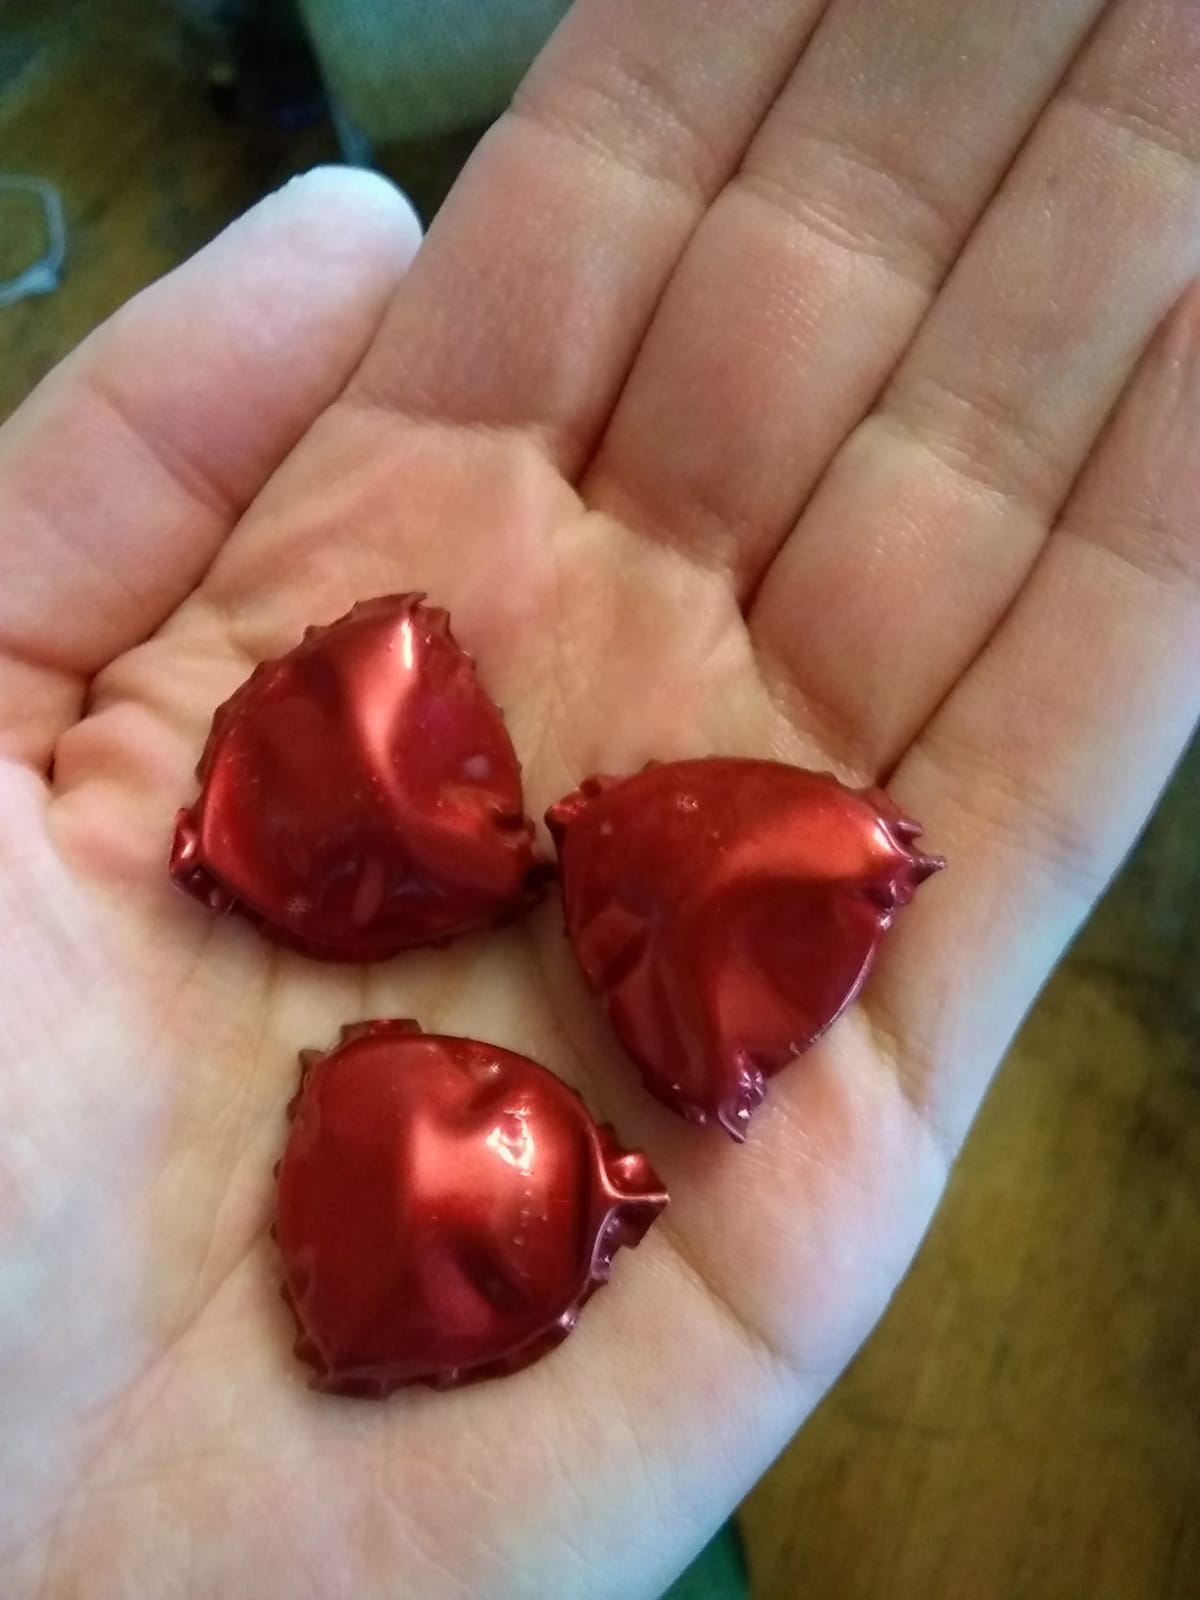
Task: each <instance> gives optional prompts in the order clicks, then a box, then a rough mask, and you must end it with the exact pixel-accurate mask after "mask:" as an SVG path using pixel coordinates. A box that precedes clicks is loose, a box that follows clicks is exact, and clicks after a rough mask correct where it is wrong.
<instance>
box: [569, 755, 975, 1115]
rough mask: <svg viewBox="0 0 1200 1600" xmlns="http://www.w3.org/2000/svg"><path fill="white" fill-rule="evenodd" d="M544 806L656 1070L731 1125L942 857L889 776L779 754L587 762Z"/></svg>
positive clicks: (685, 1103)
mask: <svg viewBox="0 0 1200 1600" xmlns="http://www.w3.org/2000/svg"><path fill="white" fill-rule="evenodd" d="M546 821H547V823H548V824H549V827H550V830H551V832H552V833H553V835H554V838H555V841H556V843H557V845H558V851H559V865H560V872H561V876H562V885H563V900H564V904H565V908H566V926H567V935H568V937H569V939H570V941H571V944H572V946H573V948H574V950H575V954H576V956H577V957H578V959H579V962H580V965H581V966H582V968H583V971H584V973H585V975H586V977H587V980H588V982H589V984H590V985H591V987H592V988H593V990H594V991H595V992H596V993H597V994H599V995H600V996H601V997H602V998H603V1000H604V1002H605V1004H606V1006H607V1008H608V1013H609V1016H610V1018H611V1020H612V1023H613V1026H614V1028H615V1029H616V1032H617V1034H618V1036H619V1037H620V1039H621V1041H622V1043H623V1044H624V1046H625V1048H626V1050H628V1052H629V1054H630V1055H631V1056H632V1057H633V1059H634V1061H635V1062H636V1063H637V1064H638V1066H639V1067H640V1068H641V1071H642V1075H643V1078H644V1079H645V1083H646V1086H647V1088H648V1089H649V1090H650V1092H651V1093H652V1094H654V1095H656V1096H657V1097H658V1098H659V1099H660V1100H662V1101H663V1102H664V1103H665V1104H667V1105H669V1106H671V1107H672V1108H673V1109H674V1110H676V1111H679V1112H681V1113H682V1114H683V1115H684V1116H687V1117H689V1118H691V1119H692V1120H693V1121H696V1122H707V1121H708V1120H709V1119H710V1118H711V1119H715V1120H716V1121H718V1122H719V1123H720V1124H721V1125H722V1126H723V1127H724V1128H725V1129H726V1131H727V1132H728V1133H730V1134H732V1136H733V1137H734V1138H735V1139H742V1138H744V1137H745V1133H746V1126H747V1124H748V1122H749V1119H750V1115H751V1113H752V1112H753V1110H754V1109H755V1107H756V1106H757V1105H758V1104H759V1103H760V1102H761V1100H762V1099H763V1096H764V1094H765V1092H766V1090H765V1080H766V1079H767V1078H768V1077H770V1076H771V1075H772V1074H773V1073H776V1072H779V1071H780V1070H781V1068H783V1067H785V1066H787V1064H788V1063H789V1062H790V1061H793V1060H795V1058H796V1057H797V1056H798V1055H799V1054H800V1053H801V1052H802V1051H803V1050H806V1049H807V1048H808V1047H809V1045H811V1044H812V1043H813V1041H814V1040H815V1039H817V1038H818V1037H819V1036H820V1035H821V1034H822V1033H824V1031H825V1029H826V1028H828V1027H829V1025H830V1024H831V1023H832V1022H833V1021H834V1020H835V1018H836V1017H837V1016H838V1015H839V1014H840V1013H841V1012H842V1011H843V1010H844V1009H845V1007H846V1006H847V1005H849V1003H850V1001H851V1000H852V999H853V998H854V996H855V994H856V993H857V992H858V990H859V988H860V986H861V984H862V982H863V979H864V978H865V977H866V974H867V970H868V968H869V967H870V964H871V959H872V957H873V955H874V953H875V950H876V948H877V946H878V944H879V941H880V939H881V938H882V936H883V934H884V932H885V931H886V930H887V928H888V927H889V926H890V925H891V922H892V919H893V917H894V915H895V912H896V908H897V907H898V906H901V905H904V904H905V902H906V901H908V900H909V899H911V897H912V894H913V891H914V890H915V889H916V887H917V885H918V884H920V883H921V882H922V881H923V880H924V879H925V878H927V877H929V876H930V874H931V873H933V872H936V871H937V870H938V868H939V867H941V866H942V865H943V864H944V863H943V862H942V861H941V860H940V859H939V858H937V857H933V856H926V855H922V854H920V853H919V852H918V851H916V850H914V849H913V848H912V843H913V840H914V839H916V838H917V837H918V835H919V834H920V832H921V830H920V828H919V827H918V826H917V824H916V823H915V822H912V821H910V820H909V819H908V818H907V817H905V816H903V815H902V813H901V812H900V811H898V810H897V808H896V807H895V806H894V805H893V804H892V802H891V800H890V799H889V798H888V796H887V795H886V794H884V793H883V792H882V790H879V789H862V790H856V789H847V788H845V787H844V786H843V785H842V784H840V783H838V781H837V780H836V779H835V778H833V777H832V776H830V775H829V774H828V773H815V772H805V771H803V770H802V769H801V768H798V767H790V766H785V765H782V764H780V763H777V762H771V761H747V760H735V759H728V758H722V757H711V758H709V759H705V760H695V761H678V762H672V763H667V764H663V765H658V764H655V765H652V766H650V767H647V768H646V770H645V771H643V772H640V773H638V774H636V775H635V776H633V777H629V778H623V779H614V778H592V779H590V780H589V781H588V782H586V783H585V784H584V785H583V786H582V787H581V788H580V789H578V790H576V792H575V793H574V794H571V795H568V796H567V797H566V798H565V799H563V800H560V801H559V802H558V803H557V804H556V805H553V806H551V808H550V810H549V811H548V812H547V813H546Z"/></svg>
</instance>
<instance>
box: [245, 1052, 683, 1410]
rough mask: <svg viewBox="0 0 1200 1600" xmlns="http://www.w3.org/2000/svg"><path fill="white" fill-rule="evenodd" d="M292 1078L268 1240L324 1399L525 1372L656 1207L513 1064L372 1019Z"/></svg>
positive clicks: (522, 1063) (583, 1124) (549, 1091)
mask: <svg viewBox="0 0 1200 1600" xmlns="http://www.w3.org/2000/svg"><path fill="white" fill-rule="evenodd" d="M301 1062H302V1064H303V1067H304V1076H303V1079H302V1081H301V1087H300V1090H299V1093H298V1094H297V1095H296V1097H295V1099H294V1100H293V1102H292V1105H291V1107H290V1108H289V1110H290V1115H291V1116H292V1119H293V1120H292V1126H291V1131H290V1133H289V1136H288V1142H287V1148H286V1149H285V1151H284V1155H283V1159H282V1161H281V1162H280V1164H279V1168H278V1174H279V1195H278V1215H277V1222H276V1229H275V1232H276V1238H277V1239H278V1241H279V1246H280V1249H281V1251H282V1253H283V1264H284V1273H285V1279H286V1282H285V1287H284V1297H285V1299H287V1300H288V1302H289V1304H290V1305H291V1306H292V1308H293V1310H294V1312H295V1314H296V1319H297V1323H298V1325H299V1330H300V1337H299V1338H298V1340H297V1343H296V1353H297V1355H299V1356H300V1357H301V1358H302V1359H303V1360H305V1361H307V1362H309V1363H310V1364H311V1365H312V1366H313V1367H314V1368H315V1369H316V1377H315V1378H314V1380H313V1384H314V1387H316V1388H318V1389H324V1390H328V1391H331V1392H335V1393H339V1394H355V1395H368V1396H382V1395H385V1394H387V1393H389V1392H390V1391H391V1390H392V1389H395V1388H397V1387H398V1386H400V1385H401V1384H407V1383H417V1382H423V1383H429V1384H433V1385H435V1386H436V1387H439V1388H447V1387H450V1386H451V1385H454V1384H460V1383H466V1382H469V1381H472V1380H474V1379H476V1378H484V1377H491V1376H494V1375H497V1374H500V1373H506V1372H515V1371H516V1370H517V1369H518V1368H520V1367H524V1366H527V1365H528V1364H529V1363H530V1362H531V1361H536V1360H537V1358H538V1357H539V1356H541V1355H544V1354H545V1353H546V1352H547V1351H548V1350H550V1349H552V1348H553V1347H554V1346H555V1345H557V1344H558V1343H559V1342H560V1341H561V1340H563V1339H564V1338H566V1336H567V1334H568V1333H570V1331H571V1329H572V1328H573V1327H574V1325H575V1319H576V1317H577V1316H578V1314H579V1310H580V1307H581V1306H582V1305H583V1303H584V1301H585V1300H587V1299H588V1297H589V1296H590V1295H591V1294H592V1293H593V1291H594V1290H595V1289H596V1288H597V1287H599V1285H600V1284H602V1283H604V1282H605V1281H606V1280H607V1278H608V1274H609V1269H610V1267H611V1264H612V1258H613V1255H614V1253H615V1252H616V1250H617V1249H618V1248H619V1247H620V1246H621V1245H635V1244H637V1243H638V1241H639V1240H640V1239H641V1238H642V1236H643V1234H644V1233H645V1232H646V1230H647V1228H648V1227H649V1226H650V1224H651V1223H652V1222H653V1221H654V1219H655V1217H657V1216H658V1214H659V1212H660V1211H661V1210H662V1209H663V1207H664V1206H665V1205H666V1203H667V1196H666V1193H665V1191H664V1190H663V1187H662V1184H661V1183H660V1182H659V1180H658V1178H657V1177H656V1176H655V1174H654V1172H653V1170H652V1169H651V1167H650V1164H649V1162H648V1161H647V1160H646V1158H645V1156H643V1155H639V1154H634V1153H630V1152H626V1151H623V1150H622V1149H621V1148H620V1146H619V1145H618V1144H617V1142H616V1139H615V1138H614V1136H613V1133H612V1130H611V1129H610V1128H608V1127H606V1126H599V1125H597V1124H596V1123H595V1122H593V1121H592V1118H591V1117H590V1116H589V1115H588V1112H587V1110H586V1109H585V1107H584V1105H583V1102H582V1101H581V1100H580V1099H579V1097H578V1095H576V1094H575V1093H574V1091H573V1090H571V1089H569V1088H567V1086H566V1085H565V1084H564V1083H561V1082H560V1081H559V1080H558V1079H557V1078H556V1077H554V1076H553V1074H551V1073H549V1072H547V1071H546V1069H545V1068H544V1067H540V1066H538V1065H537V1063H536V1062H534V1061H530V1060H528V1059H527V1058H526V1057H525V1056H520V1055H514V1054H513V1053H512V1052H511V1051H508V1050H501V1049H499V1048H498V1047H497V1046H495V1045H490V1044H481V1043H479V1042H478V1041H476V1040H473V1039H454V1038H446V1037H443V1036H441V1035H437V1034H425V1033H422V1032H421V1030H420V1029H419V1028H418V1026H417V1025H416V1023H414V1022H401V1021H381V1022H366V1023H358V1024H355V1025H354V1026H351V1027H347V1028H343V1029H342V1038H341V1043H340V1044H338V1045H337V1046H336V1047H335V1048H334V1049H333V1050H331V1051H329V1052H328V1053H327V1054H320V1053H319V1052H314V1051H306V1052H305V1053H304V1054H303V1055H302V1056H301Z"/></svg>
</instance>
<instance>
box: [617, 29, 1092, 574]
mask: <svg viewBox="0 0 1200 1600" xmlns="http://www.w3.org/2000/svg"><path fill="white" fill-rule="evenodd" d="M1098 9H1099V0H1054V3H1052V4H1049V5H1047V4H1045V0H1022V3H1021V4H1018V5H1004V6H997V5H994V4H991V3H990V0H969V3H968V4H962V3H960V0H885V3H884V4H880V3H879V0H841V3H839V4H836V5H834V6H833V7H832V8H831V9H830V10H829V12H828V13H827V15H826V16H825V18H824V20H823V22H822V24H821V26H820V28H819V30H818V32H817V34H816V37H815V38H814V40H813V42H812V43H811V45H810V46H809V48H808V50H807V51H806V52H805V54H804V56H803V58H802V60H801V62H800V64H799V66H798V68H797V70H796V72H795V74H794V76H793V78H792V80H791V82H790V83H789V84H788V86H787V88H786V89H785V91H784V92H783V94H782V95H781V96H780V98H779V100H778V101H777V103H776V104H775V106H774V107H773V109H772V111H771V113H770V115H769V116H768V118H767V119H766V121H765V123H764V124H763V126H762V128H761V130H760V132H759V134H758V136H757V137H756V139H755V140H754V142H753V144H752V145H751V147H750V149H749V151H748V152H747V155H746V158H745V160H744V162H743V165H742V168H741V170H740V172H739V173H738V175H737V176H736V178H735V179H734V180H733V181H732V182H731V183H730V184H729V186H728V187H727V188H726V190H725V191H724V193H723V194H722V195H721V196H720V198H719V199H718V200H717V202H716V204H715V205H714V206H713V208H712V210H711V212H710V213H709V215H708V216H707V217H706V219H705V221H704V223H703V224H702V226H701V227H700V229H699V230H698V232H697V234H696V237H695V238H694V240H693V241H692V243H691V245H690V247H689V249H688V251H687V254H686V256H685V258H684V260H683V262H682V263H681V266H680V269H679V271H678V272H677V273H676V275H675V277H674V279H673V280H672V283H671V285H670V288H669V289H668V291H667V294H666V296H665V298H664V301H663V304H662V306H661V308H660V310H659V312H658V313H657V315H656V317H655V320H654V324H653V326H652V328H651V330H650V332H649V335H648V337H647V339H646V342H645V344H644V346H643V348H642V351H641V353H640V356H639V359H638V362H637V365H636V366H635V368H634V371H633V373H632V375H631V377H630V381H629V384H628V386H627V388H626V390H625V393H624V395H623V396H622V400H621V403H620V405H619V407H618V409H617V411H616V414H615V416H614V418H613V421H612V424H611V426H610V428H609V429H608V431H607V433H606V435H605V439H604V443H603V446H602V448H601V450H600V452H599V457H598V459H597V461H596V463H595V464H594V466H593V468H592V470H591V471H590V472H589V475H588V480H587V484H586V489H587V493H588V495H589V498H590V499H591V500H592V501H593V503H595V504H597V505H599V506H601V507H602V508H604V509H606V510H610V511H613V512H615V513H616V514H618V515H620V516H621V517H623V518H624V519H625V520H627V521H630V522H632V523H633V524H634V525H635V526H639V527H642V528H645V529H647V530H648V531H649V532H651V533H652V534H655V535H657V536H658V537H661V538H664V539H666V540H669V541H670V542H672V543H674V544H678V545H681V546H682V547H683V548H685V549H687V550H690V551H693V552H694V553H695V554H696V555H697V556H698V557H699V558H700V559H701V560H703V561H705V562H706V563H715V564H719V565H722V566H727V567H729V568H730V569H732V571H733V574H734V577H735V580H736V582H737V583H738V586H739V589H740V591H741V592H742V594H743V595H745V594H747V593H749V592H750V591H751V590H752V589H753V587H754V585H755V584H756V582H757V581H758V578H759V577H760V576H761V573H762V569H763V566H764V565H765V563H766V562H767V561H768V560H769V559H770V557H771V556H772V555H773V554H774V553H775V551H776V549H777V548H778V547H779V545H780V543H781V542H782V541H783V539H784V537H785V536H786V534H787V532H788V530H789V528H790V527H791V525H792V523H793V522H794V521H795V518H796V516H797V515H798V513H799V510H800V507H801V506H802V505H803V503H804V501H805V500H806V499H807V497H808V495H809V493H810V492H811V490H812V487H813V484H814V483H815V482H816V480H817V478H818V476H819V475H820V473H821V472H822V470H823V469H824V467H825V465H826V464H827V462H828V460H829V458H830V456H831V455H832V454H833V452H834V450H835V449H836V447H837V446H838V444H840V443H841V441H842V440H843V439H844V438H845V437H846V435H847V434H848V433H849V432H850V430H851V428H852V427H853V426H854V425H855V423H857V422H858V421H859V419H860V418H861V417H862V416H863V414H864V413H865V412H866V411H867V409H868V408H869V406H870V404H871V402H872V400H873V399H874V397H875V396H876V394H877V393H878V391H879V388H880V386H881V384H882V383H883V382H884V380H885V379H886V378H887V376H888V374H889V373H890V372H891V370H892V368H893V367H894V365H895V363H896V360H897V358H898V357H899V355H900V352H901V351H902V350H903V349H904V347H905V345H906V344H907V343H908V341H909V340H910V338H911V336H912V334H913V332H914V330H915V328H916V327H917V324H918V323H919V321H920V319H921V317H922V316H923V314H924V313H925V310H926V309H927V307H928V305H929V302H930V300H931V299H932V297H933V295H934V293H935V291H936V289H937V287H938V285H939V283H940V282H941V280H942V278H943V276H944V275H945V272H946V270H947V268H948V266H949V264H950V262H951V261H952V260H953V259H954V257H955V255H957V253H958V251H959V249H960V248H961V245H962V242H963V240H964V238H965V237H966V235H967V233H968V232H969V230H970V228H971V225H972V223H973V221H974V219H975V217H976V216H977V215H978V213H979V212H980V211H981V210H982V208H983V206H984V204H985V203H986V201H987V199H988V197H989V195H990V194H991V193H992V192H993V190H994V189H995V186H996V184H997V183H998V181H999V179H1000V177H1001V175H1002V174H1003V172H1004V170H1005V167H1006V166H1007V165H1008V163H1009V161H1010V160H1011V158H1012V154H1013V152H1014V151H1015V150H1016V148H1017V146H1018V145H1019V144H1020V142H1021V140H1022V139H1023V138H1024V136H1025V134H1026V132H1027V130H1028V128H1029V126H1030V125H1031V124H1032V122H1033V121H1034V119H1035V118H1036V116H1037V115H1038V113H1039V111H1040V110H1041V108H1042V106H1043V104H1044V102H1045V100H1046V98H1047V97H1048V95H1049V94H1050V92H1051V90H1052V89H1053V86H1054V84H1055V82H1056V80H1057V79H1058V77H1059V75H1060V74H1061V72H1062V70H1063V68H1064V66H1065V65H1066V63H1067V62H1068V61H1069V60H1070V58H1071V56H1072V54H1073V53H1074V51H1075V49H1076V48H1077V46H1078V44H1079V42H1080V40H1081V38H1082V37H1083V34H1084V33H1085V31H1086V29H1087V27H1088V25H1089V23H1090V21H1091V20H1092V18H1093V17H1094V15H1095V13H1096V12H1097V10H1098ZM1001 62H1002V63H1003V64H1004V66H1003V70H1002V71H1000V70H998V64H999V63H1001Z"/></svg>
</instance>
